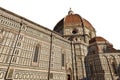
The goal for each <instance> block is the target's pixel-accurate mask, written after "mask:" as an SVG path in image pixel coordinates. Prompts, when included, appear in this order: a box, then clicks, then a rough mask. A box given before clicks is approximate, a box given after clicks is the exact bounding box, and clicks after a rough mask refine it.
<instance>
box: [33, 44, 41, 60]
mask: <svg viewBox="0 0 120 80" xmlns="http://www.w3.org/2000/svg"><path fill="white" fill-rule="evenodd" d="M39 47H40V46H39V45H37V46H36V47H35V53H34V56H33V57H34V58H33V62H37V60H38V53H39Z"/></svg>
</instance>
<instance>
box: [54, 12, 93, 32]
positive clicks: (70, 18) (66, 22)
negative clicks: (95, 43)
mask: <svg viewBox="0 0 120 80" xmlns="http://www.w3.org/2000/svg"><path fill="white" fill-rule="evenodd" d="M61 26H63V27H69V26H70V27H71V26H72V27H74V26H85V27H86V28H88V29H89V30H94V31H95V29H94V28H93V26H92V25H91V23H90V22H89V21H87V20H86V19H84V18H82V17H81V16H80V15H78V14H74V13H70V14H68V15H67V16H66V17H64V18H63V19H61V20H60V21H59V22H58V23H57V24H56V26H55V27H54V30H56V29H59V27H61Z"/></svg>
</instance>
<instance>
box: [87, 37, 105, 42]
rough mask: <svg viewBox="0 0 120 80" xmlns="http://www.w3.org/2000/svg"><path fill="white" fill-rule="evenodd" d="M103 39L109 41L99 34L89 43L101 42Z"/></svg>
mask: <svg viewBox="0 0 120 80" xmlns="http://www.w3.org/2000/svg"><path fill="white" fill-rule="evenodd" d="M101 41H107V40H106V39H104V38H103V37H100V36H97V37H94V38H92V39H91V40H90V41H89V43H93V42H101Z"/></svg>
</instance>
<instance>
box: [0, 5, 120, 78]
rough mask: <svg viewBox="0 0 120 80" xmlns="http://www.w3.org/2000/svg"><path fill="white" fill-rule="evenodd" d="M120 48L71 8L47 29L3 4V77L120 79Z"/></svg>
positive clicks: (0, 40)
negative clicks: (52, 27)
mask: <svg viewBox="0 0 120 80" xmlns="http://www.w3.org/2000/svg"><path fill="white" fill-rule="evenodd" d="M119 79H120V50H117V49H115V48H114V47H113V45H112V44H111V43H110V42H109V41H108V40H106V39H105V38H103V37H101V36H97V35H96V30H95V28H94V27H93V26H92V25H91V23H90V22H89V21H88V20H86V19H85V18H83V17H81V16H80V15H79V14H75V13H74V12H73V11H72V10H71V9H70V10H69V11H68V14H66V15H65V17H64V18H62V19H61V20H60V21H59V22H58V23H57V24H56V25H55V27H54V29H53V30H50V29H47V28H46V27H44V26H41V25H39V24H37V23H35V22H33V21H31V20H28V19H26V18H24V17H22V16H20V15H17V14H15V13H13V12H11V11H8V10H6V9H4V8H1V7H0V80H119Z"/></svg>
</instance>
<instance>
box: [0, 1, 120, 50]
mask: <svg viewBox="0 0 120 80" xmlns="http://www.w3.org/2000/svg"><path fill="white" fill-rule="evenodd" d="M0 7H2V8H5V9H7V10H9V11H12V12H14V13H16V14H18V15H20V16H23V17H25V18H27V19H29V20H31V21H33V22H35V23H38V24H40V25H42V26H44V27H46V28H48V29H51V30H52V29H53V28H54V26H55V25H56V24H57V23H58V21H60V20H61V19H62V18H63V17H65V16H66V15H67V14H68V11H69V9H70V8H71V9H72V11H74V13H76V14H79V15H80V16H82V17H83V18H85V19H87V20H88V21H89V22H90V23H91V24H92V25H93V27H94V28H95V29H96V34H97V36H102V37H104V38H105V39H106V40H108V41H109V42H110V43H112V44H113V46H114V48H116V49H120V37H119V34H120V30H119V27H120V1H119V0H0Z"/></svg>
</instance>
